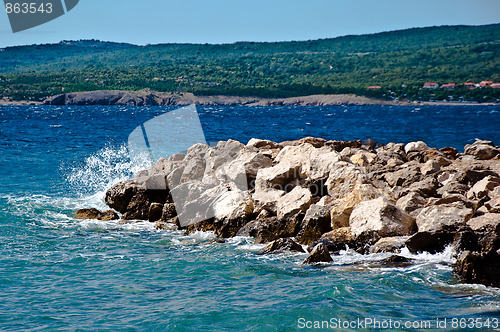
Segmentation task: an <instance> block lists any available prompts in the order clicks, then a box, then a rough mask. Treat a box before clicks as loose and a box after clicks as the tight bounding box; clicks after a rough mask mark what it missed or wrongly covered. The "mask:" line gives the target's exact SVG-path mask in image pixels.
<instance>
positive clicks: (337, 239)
mask: <svg viewBox="0 0 500 332" xmlns="http://www.w3.org/2000/svg"><path fill="white" fill-rule="evenodd" d="M318 243H323V244H324V245H325V246H327V248H328V250H330V251H332V252H338V251H340V250H346V249H347V247H349V248H355V247H356V246H357V244H356V240H355V238H354V236H353V235H352V233H351V228H350V227H342V228H338V229H334V230H333V231H330V232H328V233H325V234H323V235H322V236H321V237H320V239H319V240H318V242H315V243H313V244H311V245H310V246H309V247H308V248H307V251H309V252H310V251H311V250H312V249H313V248H314V247H315V246H316V245H317V244H318Z"/></svg>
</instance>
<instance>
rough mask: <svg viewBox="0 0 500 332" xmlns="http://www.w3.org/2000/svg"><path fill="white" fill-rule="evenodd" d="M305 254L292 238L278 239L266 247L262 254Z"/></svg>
mask: <svg viewBox="0 0 500 332" xmlns="http://www.w3.org/2000/svg"><path fill="white" fill-rule="evenodd" d="M287 251H292V252H305V251H304V249H302V247H301V246H300V245H299V244H298V243H296V242H295V241H293V240H292V239H290V238H285V239H277V240H274V241H273V242H271V243H269V244H268V245H267V246H265V247H264V248H263V249H262V250H261V251H260V254H271V253H281V252H287Z"/></svg>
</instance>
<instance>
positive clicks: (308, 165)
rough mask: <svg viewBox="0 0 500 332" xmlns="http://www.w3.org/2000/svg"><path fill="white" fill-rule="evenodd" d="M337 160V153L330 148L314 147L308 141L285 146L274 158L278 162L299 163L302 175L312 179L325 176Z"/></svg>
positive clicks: (338, 158)
mask: <svg viewBox="0 0 500 332" xmlns="http://www.w3.org/2000/svg"><path fill="white" fill-rule="evenodd" d="M339 160H340V157H339V155H338V153H336V152H334V151H332V150H331V148H328V147H322V148H315V147H314V146H313V145H311V144H309V143H303V144H301V145H296V146H285V147H284V148H283V149H282V150H281V151H280V153H279V154H278V156H276V158H275V162H278V163H282V162H286V163H289V164H292V165H300V167H301V168H300V169H301V172H302V173H303V174H304V176H308V177H309V178H310V179H313V180H317V179H320V178H324V177H327V176H328V172H329V168H330V167H331V165H332V164H334V163H336V162H337V161H339ZM296 178H298V177H296Z"/></svg>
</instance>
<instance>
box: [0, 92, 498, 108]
mask: <svg viewBox="0 0 500 332" xmlns="http://www.w3.org/2000/svg"><path fill="white" fill-rule="evenodd" d="M193 104H194V105H200V106H235V105H241V106H362V105H390V106H416V105H439V106H460V105H467V106H486V105H488V106H491V105H499V104H498V103H474V102H463V103H458V102H444V101H435V102H434V101H432V102H431V101H424V102H397V101H389V100H382V99H375V98H368V97H364V96H358V95H354V94H335V95H309V96H300V97H288V98H262V97H240V96H224V95H213V96H195V95H194V94H192V93H187V92H179V93H164V92H154V91H150V90H147V89H146V90H140V91H122V90H99V91H84V92H73V93H64V94H60V95H56V96H52V97H48V98H46V99H45V100H44V101H43V102H34V101H9V100H5V99H2V100H0V105H81V106H85V105H122V106H186V105H193Z"/></svg>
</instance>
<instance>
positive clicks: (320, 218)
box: [295, 204, 332, 245]
mask: <svg viewBox="0 0 500 332" xmlns="http://www.w3.org/2000/svg"><path fill="white" fill-rule="evenodd" d="M331 230H332V228H331V227H330V210H329V208H327V207H325V206H321V205H318V204H313V205H311V206H310V207H309V209H308V210H307V212H306V215H305V217H304V220H303V221H302V225H301V229H300V231H299V233H298V234H297V236H296V237H295V239H296V240H297V241H298V242H299V243H300V244H306V245H308V244H311V243H313V242H315V241H318V239H319V238H320V237H321V235H323V234H324V233H326V232H329V231H331Z"/></svg>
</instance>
